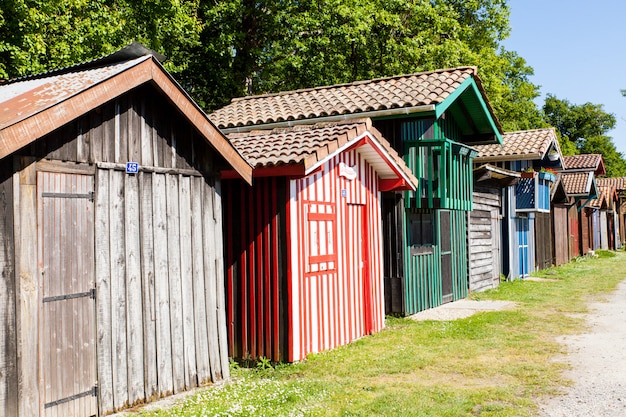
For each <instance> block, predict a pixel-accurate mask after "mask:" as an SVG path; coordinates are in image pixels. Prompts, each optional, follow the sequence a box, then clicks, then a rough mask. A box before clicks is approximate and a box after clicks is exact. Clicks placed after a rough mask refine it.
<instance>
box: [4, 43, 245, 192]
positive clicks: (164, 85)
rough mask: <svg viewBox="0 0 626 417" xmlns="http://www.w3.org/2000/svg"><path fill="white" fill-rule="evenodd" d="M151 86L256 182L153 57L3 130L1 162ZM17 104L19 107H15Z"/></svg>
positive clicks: (214, 146)
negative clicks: (86, 116) (92, 112)
mask: <svg viewBox="0 0 626 417" xmlns="http://www.w3.org/2000/svg"><path fill="white" fill-rule="evenodd" d="M149 82H150V83H153V84H154V85H155V86H156V87H157V88H158V89H159V90H160V91H161V92H162V93H163V94H164V95H165V96H166V97H167V98H168V99H169V100H170V101H171V102H172V103H173V104H174V106H176V107H177V108H178V109H179V111H180V112H181V113H182V114H183V115H184V116H185V117H186V118H187V119H188V120H189V122H190V123H191V124H192V125H193V126H194V127H195V128H196V129H197V130H198V131H199V132H200V134H201V135H202V136H203V137H204V138H205V139H206V140H207V141H208V142H209V144H210V145H211V146H212V147H213V148H214V149H215V150H216V151H217V152H218V153H219V154H220V155H221V156H222V157H223V158H224V159H225V160H226V162H227V163H228V164H230V165H231V166H232V167H233V169H234V170H235V171H236V172H237V173H238V174H239V175H240V176H241V177H242V178H243V179H244V180H245V181H247V182H248V183H251V182H252V167H251V166H250V165H249V164H248V163H247V162H246V161H245V160H244V159H243V157H242V156H241V155H240V154H239V152H237V150H236V149H235V148H234V147H233V146H232V145H231V144H230V142H229V141H228V140H227V139H226V138H225V137H224V135H223V134H222V133H221V132H220V131H219V130H218V129H217V127H215V126H214V125H213V123H212V122H211V121H210V120H209V119H208V117H207V115H206V113H204V111H203V110H202V109H201V108H200V107H199V106H198V105H197V104H196V103H195V102H194V101H193V100H192V99H191V98H190V97H189V95H188V94H187V93H186V92H185V91H184V90H183V88H182V87H181V86H180V85H179V84H178V83H177V82H176V81H175V80H174V78H172V76H171V75H170V74H169V73H168V72H167V71H166V70H165V69H164V68H163V67H162V66H161V64H160V63H159V62H158V60H157V59H156V58H155V57H153V56H152V55H147V56H145V58H143V59H141V60H138V62H137V64H135V65H133V66H131V67H129V68H126V69H124V70H122V71H120V72H118V73H114V74H113V75H111V76H110V77H109V78H106V79H103V80H100V81H98V82H96V83H94V84H93V85H91V86H90V87H88V88H85V89H83V90H80V91H78V92H77V93H76V94H73V95H69V96H67V97H65V98H64V99H62V100H59V101H58V102H55V103H54V104H52V105H50V106H48V107H45V108H42V109H38V111H37V112H35V113H33V114H29V115H27V116H26V117H23V118H16V119H15V120H12V121H11V122H10V123H7V124H6V125H3V126H0V159H2V158H4V157H6V156H7V155H10V154H11V153H13V152H15V151H17V150H19V149H21V148H22V147H24V146H26V145H28V144H30V143H32V142H33V141H35V140H37V139H39V138H41V137H42V136H44V135H46V134H48V133H50V132H52V131H53V130H55V129H57V128H59V127H61V126H63V125H65V124H67V123H69V122H71V121H72V120H74V119H76V118H77V117H80V116H82V115H84V114H86V113H87V112H89V111H91V110H93V109H95V108H97V107H98V106H101V105H103V104H105V103H107V102H108V101H110V100H112V99H114V98H116V97H118V96H120V95H122V94H124V93H125V92H127V91H129V90H131V89H133V88H136V87H138V86H140V85H142V84H145V83H149ZM20 99H21V97H20V96H17V97H14V98H12V99H10V100H9V101H7V102H5V103H4V104H5V105H7V104H9V105H16V104H17V101H19V100H20ZM14 100H15V103H12V102H13V101H14ZM10 102H11V103H10Z"/></svg>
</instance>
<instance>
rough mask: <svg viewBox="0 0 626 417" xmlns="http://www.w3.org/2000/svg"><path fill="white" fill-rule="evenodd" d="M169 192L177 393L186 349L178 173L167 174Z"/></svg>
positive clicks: (182, 384)
mask: <svg viewBox="0 0 626 417" xmlns="http://www.w3.org/2000/svg"><path fill="white" fill-rule="evenodd" d="M165 187H166V192H167V204H166V206H167V240H168V251H167V264H168V275H169V291H170V320H171V322H172V334H171V338H172V339H171V340H172V375H173V381H174V392H180V391H182V390H183V389H184V388H185V374H184V372H185V356H184V354H185V351H184V339H183V338H184V334H183V312H182V287H181V285H182V281H181V269H180V267H181V265H180V255H181V240H180V223H179V221H180V220H179V219H180V218H179V207H178V203H179V201H178V176H175V175H166V177H165Z"/></svg>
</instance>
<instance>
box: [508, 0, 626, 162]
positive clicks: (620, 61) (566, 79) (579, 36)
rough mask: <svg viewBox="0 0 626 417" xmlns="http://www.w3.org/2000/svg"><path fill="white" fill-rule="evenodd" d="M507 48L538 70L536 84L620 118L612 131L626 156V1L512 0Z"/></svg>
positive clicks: (543, 92)
mask: <svg viewBox="0 0 626 417" xmlns="http://www.w3.org/2000/svg"><path fill="white" fill-rule="evenodd" d="M508 4H509V7H510V10H511V15H510V23H511V28H512V29H511V34H510V36H509V38H508V39H506V40H505V41H504V46H505V48H506V49H508V50H511V51H516V52H517V53H518V54H519V55H520V56H521V57H522V58H524V59H525V60H526V62H527V63H528V65H530V66H531V67H533V69H534V70H535V75H534V76H533V77H531V79H530V80H531V81H532V82H533V83H534V84H536V85H539V86H541V90H540V91H541V97H540V98H538V99H537V103H538V104H540V105H542V104H543V98H544V97H545V95H546V94H553V95H555V96H556V97H558V98H559V99H567V100H569V101H570V102H571V103H573V104H583V103H586V102H591V103H594V104H602V105H604V110H605V111H607V112H608V113H613V114H614V115H615V117H616V119H617V125H616V129H614V130H612V131H610V132H609V136H611V137H613V143H615V145H616V146H617V149H618V150H619V151H620V152H622V153H623V154H625V155H626V97H623V96H622V95H621V93H620V90H621V89H626V0H594V1H589V0H585V1H582V0H509V2H508Z"/></svg>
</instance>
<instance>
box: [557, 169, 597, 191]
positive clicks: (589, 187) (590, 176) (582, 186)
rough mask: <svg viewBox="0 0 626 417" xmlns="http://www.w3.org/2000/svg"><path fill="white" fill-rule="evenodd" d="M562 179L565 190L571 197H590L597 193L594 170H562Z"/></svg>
mask: <svg viewBox="0 0 626 417" xmlns="http://www.w3.org/2000/svg"><path fill="white" fill-rule="evenodd" d="M561 181H562V182H563V187H564V188H565V192H566V193H567V195H568V196H570V197H589V196H596V195H597V188H596V182H595V175H594V173H593V172H572V173H569V172H562V173H561Z"/></svg>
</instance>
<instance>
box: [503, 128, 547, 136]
mask: <svg viewBox="0 0 626 417" xmlns="http://www.w3.org/2000/svg"><path fill="white" fill-rule="evenodd" d="M540 130H552V131H556V129H555V128H554V127H552V126H550V127H537V128H535V129H524V130H514V131H512V132H504V134H505V135H511V134H514V133H528V132H538V131H540Z"/></svg>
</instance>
